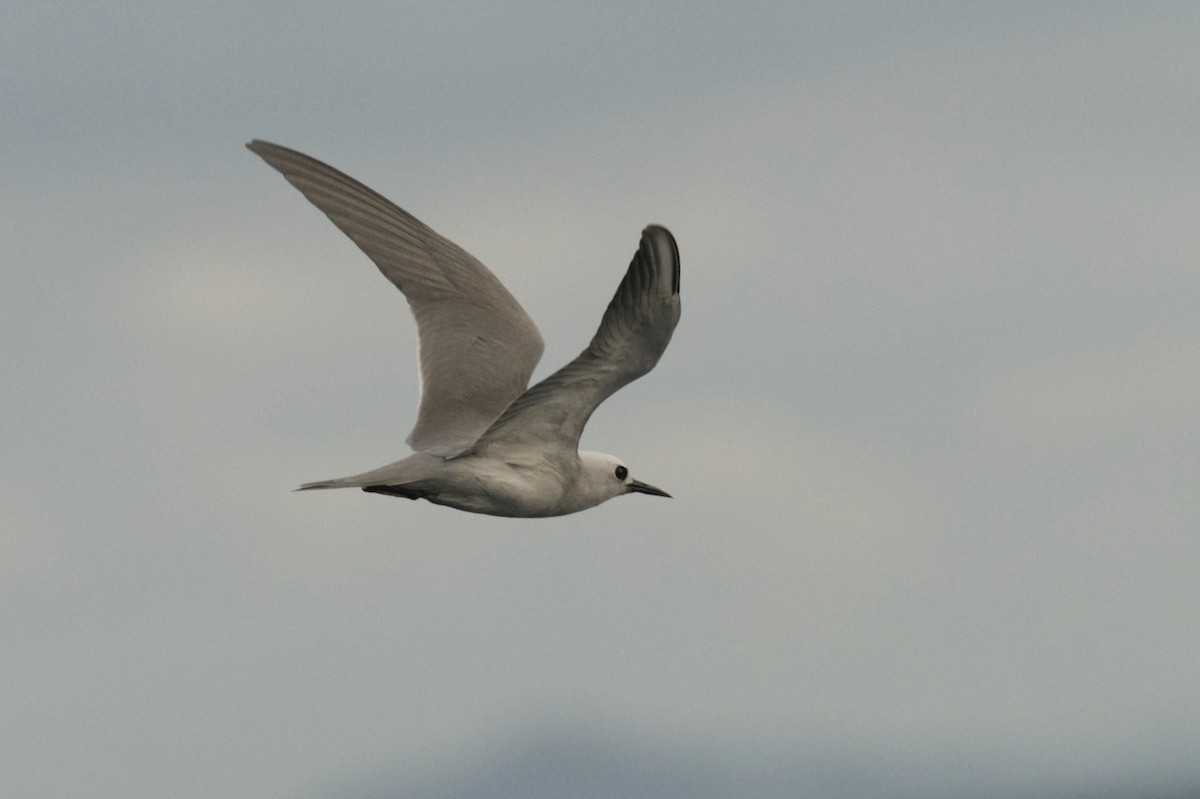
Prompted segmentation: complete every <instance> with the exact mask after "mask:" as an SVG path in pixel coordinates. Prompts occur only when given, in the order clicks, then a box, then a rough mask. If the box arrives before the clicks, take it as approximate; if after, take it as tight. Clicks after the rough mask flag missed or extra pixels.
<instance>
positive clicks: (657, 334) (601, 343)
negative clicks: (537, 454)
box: [472, 225, 680, 452]
mask: <svg viewBox="0 0 1200 799" xmlns="http://www.w3.org/2000/svg"><path fill="white" fill-rule="evenodd" d="M679 310H680V306H679V248H678V247H677V246H676V245H675V238H674V237H673V236H672V235H671V234H670V232H668V231H667V229H666V228H663V227H659V226H657V225H651V226H650V227H648V228H646V229H645V230H644V231H642V242H641V246H640V247H639V248H638V251H637V254H636V255H634V256H633V262H632V263H630V264H629V270H628V271H627V272H626V273H625V279H624V280H622V281H621V285H620V286H619V287H618V288H617V293H616V295H615V296H613V298H612V302H610V303H609V304H608V310H606V311H605V312H604V318H603V319H602V320H601V321H600V329H599V330H597V331H596V335H595V336H593V337H592V342H591V343H590V344H589V345H588V347H587V349H585V350H584V351H583V352H582V353H580V355H579V357H577V358H576V359H575V360H573V361H571V362H570V363H569V364H567V365H566V366H564V367H563V368H562V369H559V370H558V371H557V372H555V373H554V374H552V375H550V376H549V377H547V378H546V379H545V380H543V381H541V382H540V383H538V384H537V385H536V386H533V387H532V388H530V389H529V390H528V391H526V392H525V393H524V394H522V395H521V396H520V397H518V398H517V399H516V401H515V402H513V404H512V405H510V406H509V408H508V410H506V411H505V412H504V414H503V415H502V416H501V417H500V418H499V419H497V420H496V422H495V424H493V425H492V426H491V427H490V428H488V430H487V432H486V433H484V434H483V436H482V437H481V438H480V439H479V441H478V442H477V443H476V444H475V446H474V447H472V450H474V451H479V452H486V451H487V450H489V449H503V448H505V447H508V446H513V447H515V448H525V447H527V446H529V445H530V444H542V445H551V446H554V445H559V446H563V447H567V448H570V449H571V450H572V451H573V450H575V449H576V448H578V446H579V436H580V434H581V433H582V432H583V427H584V425H586V424H587V420H588V419H589V418H590V417H591V415H592V411H594V410H596V407H597V406H598V405H599V404H600V403H601V402H603V401H604V400H606V399H607V398H608V397H610V396H611V395H612V394H613V393H614V392H616V391H617V389H619V388H621V387H622V386H624V385H627V384H628V383H631V382H633V381H634V380H637V379H638V378H639V377H641V376H642V375H644V374H646V373H647V372H649V371H650V370H651V369H653V368H654V365H655V364H656V363H658V359H659V358H660V357H661V356H662V354H663V351H664V350H666V348H667V344H668V342H670V340H671V333H673V332H674V330H675V325H676V324H678V322H679Z"/></svg>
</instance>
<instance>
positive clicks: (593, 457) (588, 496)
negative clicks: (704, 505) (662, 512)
mask: <svg viewBox="0 0 1200 799" xmlns="http://www.w3.org/2000/svg"><path fill="white" fill-rule="evenodd" d="M579 461H580V464H581V465H582V466H583V468H582V469H581V470H580V473H579V481H578V482H577V483H576V487H575V493H576V495H577V496H578V498H579V499H580V500H582V501H586V502H587V503H588V504H587V505H586V506H585V507H591V506H592V505H599V504H600V503H601V502H604V501H605V500H609V499H612V498H613V497H619V496H621V495H622V494H632V493H635V492H636V493H639V494H651V495H652V496H656V497H670V496H671V495H670V494H668V493H667V492H666V491H663V490H662V489H661V488H655V487H654V486H652V485H649V484H648V483H643V482H642V481H640V480H634V479H633V477H632V476H630V474H629V469H628V468H627V467H626V466H625V464H623V463H621V459H620V458H617V457H614V456H612V455H606V454H604V453H603V452H587V451H585V450H580V452H579Z"/></svg>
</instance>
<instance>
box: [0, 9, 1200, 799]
mask: <svg viewBox="0 0 1200 799" xmlns="http://www.w3.org/2000/svg"><path fill="white" fill-rule="evenodd" d="M25 5H26V8H24V9H18V10H15V11H12V12H9V13H7V16H6V22H5V25H4V26H3V29H2V30H0V74H3V75H4V76H5V78H4V81H3V82H2V83H0V107H2V108H3V109H4V111H3V114H2V115H0V141H2V142H3V146H2V147H0V175H2V177H3V179H2V180H0V246H2V248H3V253H4V257H3V261H2V267H3V270H4V291H3V292H0V333H2V335H0V370H2V371H0V374H3V377H4V385H5V388H4V390H3V391H0V414H2V416H0V418H3V420H4V425H3V427H4V432H3V434H2V437H0V442H2V446H0V479H2V481H3V485H4V487H5V488H4V501H3V503H2V508H0V522H2V525H3V535H2V537H0V597H2V598H3V600H2V602H0V640H2V641H3V642H4V644H3V646H2V647H0V674H2V679H0V718H3V719H4V721H3V723H2V724H0V793H3V794H4V795H12V796H55V797H69V796H88V797H123V798H127V797H160V796H172V797H181V798H183V799H187V798H189V797H213V796H220V797H261V796H294V797H304V798H306V799H307V798H309V797H314V798H315V797H325V796H332V795H346V792H348V791H351V790H358V788H354V787H353V786H359V787H361V786H364V785H376V786H378V785H392V786H394V785H403V784H407V782H406V781H409V780H413V781H422V780H424V781H426V782H427V783H429V784H434V785H435V787H434V788H431V789H430V792H429V795H431V796H433V795H448V794H438V790H439V789H437V788H436V782H437V780H436V775H437V774H448V773H457V774H459V775H460V776H461V775H462V774H469V773H473V770H477V769H484V768H486V767H490V766H488V765H487V764H504V763H505V762H508V761H510V760H511V761H512V762H517V761H521V759H522V758H525V757H526V756H527V754H528V751H529V748H530V747H534V746H536V742H537V741H541V740H545V739H546V738H547V737H555V736H557V734H558V733H557V731H561V730H570V731H572V732H571V735H570V736H567V740H570V741H575V740H578V741H582V742H584V743H581V744H580V747H581V748H582V749H583V750H586V749H587V746H588V745H587V744H586V741H588V740H609V739H610V738H615V739H620V740H624V741H626V742H629V741H633V742H640V743H637V744H636V745H635V746H636V747H640V748H644V749H645V750H646V751H648V752H651V753H654V752H660V753H662V755H663V757H673V756H676V755H678V754H679V753H680V752H684V753H687V754H686V757H687V758H694V759H696V762H700V761H701V760H704V761H705V762H708V763H709V764H711V762H712V761H711V758H715V757H717V755H718V753H719V756H720V757H721V758H729V759H730V760H731V761H735V762H736V763H738V764H741V765H740V766H739V768H741V767H747V768H748V767H749V766H747V764H753V763H755V762H761V761H763V760H766V761H775V762H783V761H785V760H787V759H789V758H793V757H796V756H798V753H807V754H808V755H811V753H812V752H814V751H828V752H835V753H839V754H836V755H831V757H837V758H843V759H844V761H845V762H846V763H848V764H862V767H863V769H864V770H883V771H885V772H891V773H895V774H916V775H923V776H920V779H922V780H926V781H927V782H929V781H932V782H931V783H930V784H938V785H941V786H942V787H945V788H946V789H947V790H949V789H950V787H954V786H957V787H961V786H963V785H966V786H972V787H974V788H977V789H979V790H1000V789H1003V788H1004V787H1006V786H1009V787H1011V786H1013V785H1022V786H1041V787H1045V786H1062V785H1082V784H1097V783H1099V784H1103V783H1105V782H1122V783H1124V784H1130V785H1138V784H1150V782H1151V781H1153V780H1168V781H1171V780H1174V781H1184V782H1186V781H1187V780H1193V779H1194V780H1197V781H1200V773H1197V771H1196V767H1195V752H1196V751H1200V682H1198V679H1197V677H1196V664H1197V663H1198V662H1200V580H1197V574H1200V535H1198V532H1200V491H1198V490H1197V485H1198V484H1200V456H1198V455H1197V453H1198V452H1200V426H1198V423H1197V408H1198V407H1200V369H1198V368H1197V365H1198V364H1200V321H1198V314H1197V309H1198V305H1200V271H1198V270H1197V263H1198V261H1200V224H1197V215H1198V213H1200V155H1198V154H1197V153H1198V152H1200V151H1198V150H1197V142H1200V102H1197V90H1196V87H1197V86H1200V51H1198V50H1197V48H1196V46H1195V42H1196V41H1197V39H1198V38H1200V11H1198V10H1197V9H1196V8H1195V6H1194V5H1193V4H1138V5H1137V8H1136V9H1133V8H1129V7H1125V6H1122V5H1118V4H1099V3H1097V4H1054V7H1053V8H1045V7H1044V5H1045V4H1041V3H1030V4H1019V3H1009V4H989V5H990V7H989V8H985V7H983V4H903V8H900V7H899V6H900V5H901V4H892V3H878V4H875V3H859V4H845V3H837V4H828V5H824V4H822V5H812V6H809V7H806V8H799V9H797V8H795V7H794V5H795V4H792V3H779V4H778V5H775V4H768V3H749V4H738V5H737V7H736V8H734V7H733V5H730V4H683V3H678V4H670V3H664V4H654V5H652V6H649V7H646V6H642V5H639V6H638V7H636V9H635V8H634V7H628V8H625V7H621V6H620V5H617V6H610V7H606V8H604V9H601V8H591V7H589V8H587V9H585V8H583V7H575V6H568V5H564V4H555V3H544V4H539V3H520V4H505V5H504V6H496V7H495V8H496V10H491V11H481V10H480V9H479V8H477V7H475V6H473V5H471V4H461V5H453V4H446V3H424V4H395V3H364V4H355V5H350V6H347V7H344V8H339V9H338V10H336V11H335V10H332V9H329V8H324V7H320V6H310V5H306V4H294V3H289V4H282V3H280V4H259V5H258V6H256V7H255V8H254V10H248V9H247V8H245V7H244V5H243V4H240V3H227V4H219V3H218V4H205V5H203V6H202V7H201V6H196V5H195V4H191V5H189V4H179V5H174V4H159V5H149V6H142V5H133V4H108V3H103V4H95V3H71V2H67V3H62V4H58V5H56V6H53V7H49V6H47V5H46V4H25ZM501 9H502V10H501ZM252 137H259V138H266V139H269V140H273V141H278V142H280V143H282V144H286V145H289V146H292V147H295V148H297V149H300V150H302V151H305V152H307V153H309V154H311V155H313V156H315V157H317V158H320V159H322V160H324V161H327V162H329V163H331V164H333V165H335V166H337V167H338V168H340V169H343V170H344V171H347V172H348V173H350V174H351V175H353V176H355V177H357V178H359V179H360V180H362V181H364V182H366V183H367V184H368V185H370V186H372V187H373V188H375V189H376V190H378V191H380V192H381V193H383V194H385V195H386V196H388V197H390V198H391V199H392V200H394V201H395V202H397V203H398V204H400V205H401V206H403V207H404V208H406V209H407V210H409V211H411V212H412V213H414V214H416V215H417V216H418V217H419V218H421V219H422V220H423V221H425V222H426V223H428V224H430V225H432V226H433V227H434V228H436V229H437V230H438V231H439V232H441V233H443V234H444V235H446V236H448V237H450V238H452V239H454V240H456V241H457V242H459V243H460V244H462V245H463V246H464V247H466V248H467V249H468V250H469V251H471V252H472V253H473V254H475V255H476V256H478V257H479V258H480V259H481V260H483V261H484V262H485V263H487V264H488V265H489V266H490V267H491V268H492V269H493V270H494V271H495V272H496V273H497V275H498V276H499V277H500V278H501V280H503V281H504V282H505V284H506V285H507V286H508V287H509V288H510V289H511V290H512V291H513V293H514V294H515V295H516V296H517V297H518V298H519V299H520V300H521V301H522V303H523V304H524V305H525V307H526V309H527V310H528V311H529V313H530V315H531V316H532V317H533V318H534V319H535V320H536V321H537V322H538V324H539V326H540V327H541V329H542V332H543V334H544V335H545V338H546V341H547V347H546V355H545V357H544V358H543V363H542V366H541V367H539V370H538V372H537V373H536V375H535V378H536V377H540V376H543V375H545V374H548V373H549V372H550V371H552V370H553V369H555V368H557V367H558V366H559V365H561V364H562V363H563V362H565V361H566V360H567V359H569V358H570V357H573V356H574V355H575V354H576V353H577V352H578V351H579V350H580V349H581V348H582V347H583V346H584V344H585V343H586V342H587V340H588V338H589V337H590V336H591V334H592V332H593V330H594V328H595V325H596V324H597V323H598V321H599V318H600V314H601V313H602V311H603V309H604V307H605V305H606V304H607V302H608V299H609V298H610V296H611V294H612V291H613V290H614V289H615V287H616V285H617V283H618V282H619V280H620V277H621V274H622V273H623V270H624V268H625V266H626V265H627V263H628V259H629V257H630V256H631V255H632V253H633V251H634V248H635V247H636V243H637V236H638V232H639V231H640V230H641V228H642V226H644V225H645V224H647V223H649V222H658V223H661V224H665V225H667V226H668V227H670V228H671V230H672V231H673V232H674V233H675V235H676V237H677V239H678V241H679V246H680V250H681V253H682V258H683V298H684V300H683V302H684V313H683V319H682V321H681V323H680V326H679V328H678V330H677V332H676V335H675V339H674V341H673V342H672V345H671V347H670V349H669V350H668V351H667V354H666V355H665V356H664V358H663V359H662V361H661V362H660V364H659V366H658V368H657V369H656V370H655V371H654V372H653V373H651V374H650V375H649V376H648V377H647V378H645V379H643V380H641V381H638V382H637V383H635V384H634V385H632V386H630V387H629V388H627V389H625V390H624V391H622V392H620V393H619V394H618V395H617V396H615V397H614V398H613V399H612V400H610V401H609V402H608V403H606V404H605V405H604V406H603V407H602V408H601V409H600V411H599V412H598V413H597V414H596V416H595V417H593V419H592V422H591V423H590V425H589V427H588V430H587V431H586V433H585V436H584V445H585V446H587V447H589V448H592V449H600V450H604V451H608V452H613V453H616V454H618V455H620V456H621V457H622V458H623V459H624V460H625V461H626V462H628V463H629V464H630V466H631V469H632V470H633V471H634V473H635V474H636V475H637V476H639V477H640V478H642V479H644V480H647V481H649V482H651V483H654V484H655V485H661V486H662V487H663V488H665V489H667V490H668V491H671V492H672V493H673V494H674V495H675V497H676V499H674V500H673V501H665V500H654V499H650V498H645V497H636V496H635V497H632V498H626V499H621V500H616V501H613V502H610V503H608V504H606V505H604V506H602V507H600V508H598V509H595V510H593V511H590V512H587V513H584V514H579V515H576V516H570V517H565V518H560V519H552V520H533V521H529V520H504V519H493V518H488V517H478V516H471V515H467V514H461V513H457V512H453V511H450V510H448V509H445V508H438V507H434V506H432V505H429V504H427V503H410V502H405V501H400V500H393V499H390V498H382V497H375V496H365V495H363V494H361V493H360V492H320V493H312V494H292V493H290V490H291V489H292V488H293V487H294V486H295V485H297V484H299V483H300V482H303V481H306V480H314V479H320V478H325V477H331V476H336V475H341V474H347V473H352V472H356V471H360V470H363V469H366V468H370V467H374V466H378V465H381V464H383V463H385V462H388V461H390V460H394V459H396V458H398V457H400V456H401V455H403V454H404V452H405V448H404V445H403V439H404V436H405V434H406V433H407V431H408V429H409V427H410V426H411V423H412V421H413V419H414V415H415V409H416V400H417V384H416V380H417V369H416V362H415V355H414V350H415V343H414V335H413V326H412V323H411V321H410V319H409V318H408V314H407V310H406V307H405V304H404V302H403V300H402V298H401V297H400V295H399V294H398V293H396V292H395V291H394V290H393V289H392V288H391V287H390V286H389V285H388V284H387V282H386V281H385V280H384V279H383V278H381V277H380V275H379V274H378V273H377V271H376V270H375V268H374V267H373V266H372V265H371V264H370V262H369V261H367V260H366V258H365V257H363V256H362V255H361V254H360V253H359V252H358V251H357V250H356V249H355V248H354V247H353V245H351V244H350V243H349V242H348V240H346V239H344V237H343V236H342V235H341V234H340V233H339V232H338V231H337V230H336V229H335V228H334V227H333V226H332V225H330V224H329V223H328V222H327V221H326V220H325V219H324V218H323V217H322V216H321V215H320V214H319V213H318V212H317V211H316V210H315V209H313V208H311V207H310V206H309V205H308V203H307V202H306V201H305V200H304V199H303V198H302V197H301V196H300V195H299V193H297V192H296V191H294V190H293V189H292V188H291V187H289V186H288V185H287V184H286V183H285V182H284V181H283V180H282V179H281V178H280V177H279V176H278V175H276V174H275V173H273V172H272V171H271V170H270V169H269V168H267V167H266V166H265V165H264V164H262V163H261V162H259V160H258V159H257V158H255V157H254V156H253V155H251V154H250V153H249V152H247V151H245V150H244V149H243V148H242V144H243V143H244V142H245V141H246V140H248V139H250V138H252ZM572 736H578V737H572ZM589 736H596V737H595V738H594V739H593V738H590V737H589ZM584 755H586V751H584V754H583V755H580V756H584ZM685 759H686V758H685ZM847 769H849V771H852V770H853V769H851V768H850V767H849V766H847ZM939 774H943V775H945V777H946V779H945V781H944V782H943V783H938V782H937V779H938V775H939ZM431 775H433V776H431ZM914 779H917V778H916V777H914ZM422 784H425V783H422ZM896 784H900V783H896ZM948 786H949V787H948ZM363 790H365V789H363ZM446 790H449V789H446ZM363 795H366V794H363ZM410 795H411V794H410ZM455 795H459V794H455ZM464 795H465V794H464ZM472 795H474V794H472Z"/></svg>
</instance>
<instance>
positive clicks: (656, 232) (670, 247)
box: [642, 225, 679, 294]
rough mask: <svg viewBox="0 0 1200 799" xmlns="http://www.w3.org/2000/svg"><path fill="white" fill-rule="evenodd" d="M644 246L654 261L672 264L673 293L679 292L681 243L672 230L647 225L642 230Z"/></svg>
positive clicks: (660, 226)
mask: <svg viewBox="0 0 1200 799" xmlns="http://www.w3.org/2000/svg"><path fill="white" fill-rule="evenodd" d="M642 247H643V249H645V250H647V251H648V253H649V255H650V257H651V258H652V259H653V263H655V264H656V265H657V264H662V263H664V262H666V263H670V264H671V293H672V294H678V293H679V245H678V244H676V243H675V237H674V236H672V235H671V231H669V230H667V229H666V228H665V227H663V226H662V225H647V226H646V228H645V229H644V230H643V231H642Z"/></svg>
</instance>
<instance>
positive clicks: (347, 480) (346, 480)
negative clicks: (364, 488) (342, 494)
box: [294, 477, 362, 491]
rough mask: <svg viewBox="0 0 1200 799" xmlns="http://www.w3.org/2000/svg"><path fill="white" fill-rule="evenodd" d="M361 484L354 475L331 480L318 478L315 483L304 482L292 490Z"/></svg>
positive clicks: (356, 485)
mask: <svg viewBox="0 0 1200 799" xmlns="http://www.w3.org/2000/svg"><path fill="white" fill-rule="evenodd" d="M361 485H362V483H360V482H359V481H358V480H357V479H356V478H354V477H338V478H336V479H333V480H318V481H316V482H315V483H305V484H304V485H302V486H300V487H299V488H297V489H294V490H296V491H311V490H313V489H314V488H357V487H358V486H361Z"/></svg>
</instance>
